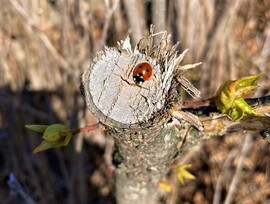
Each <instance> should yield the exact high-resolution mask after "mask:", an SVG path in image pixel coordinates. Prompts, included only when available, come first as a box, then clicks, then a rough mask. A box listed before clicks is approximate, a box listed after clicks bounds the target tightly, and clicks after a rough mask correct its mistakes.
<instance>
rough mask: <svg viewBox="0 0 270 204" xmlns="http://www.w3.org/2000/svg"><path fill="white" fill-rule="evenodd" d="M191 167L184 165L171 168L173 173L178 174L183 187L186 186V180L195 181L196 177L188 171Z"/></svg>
mask: <svg viewBox="0 0 270 204" xmlns="http://www.w3.org/2000/svg"><path fill="white" fill-rule="evenodd" d="M190 167H191V164H184V165H179V166H177V165H173V166H172V167H171V168H172V170H173V172H174V173H175V174H176V176H177V178H178V180H179V182H180V183H181V184H182V185H185V180H184V179H190V180H194V179H195V176H194V175H193V174H191V173H190V172H189V171H188V170H187V169H188V168H190Z"/></svg>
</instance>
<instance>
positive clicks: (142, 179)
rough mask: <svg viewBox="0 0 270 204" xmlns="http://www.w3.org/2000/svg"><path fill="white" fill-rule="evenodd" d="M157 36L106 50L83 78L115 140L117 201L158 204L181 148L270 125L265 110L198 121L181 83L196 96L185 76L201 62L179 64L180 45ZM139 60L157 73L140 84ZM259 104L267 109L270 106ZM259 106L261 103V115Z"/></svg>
mask: <svg viewBox="0 0 270 204" xmlns="http://www.w3.org/2000/svg"><path fill="white" fill-rule="evenodd" d="M153 36H154V34H153V30H152V29H151V30H150V34H149V36H148V37H146V38H143V39H141V40H140V41H139V43H138V44H137V46H136V47H135V49H134V50H133V49H132V48H131V45H130V41H129V38H127V39H126V40H125V41H123V42H121V43H119V47H118V48H117V49H116V48H105V49H104V51H102V52H100V53H98V54H97V57H96V58H95V59H94V62H93V64H92V65H91V66H90V67H89V69H87V70H86V71H85V73H84V74H83V77H82V84H83V88H84V94H85V100H86V103H87V106H88V108H89V109H90V110H91V111H92V113H93V114H94V115H95V116H96V117H97V118H98V119H99V121H100V123H102V124H103V125H104V126H105V127H106V130H107V134H111V135H112V136H113V137H114V139H115V144H116V150H117V154H116V158H115V159H116V160H117V161H118V165H117V168H116V172H115V174H116V199H117V202H118V203H119V204H126V203H128V204H137V203H138V204H144V203H145V204H149V203H150V204H151V203H154V204H157V203H159V201H160V198H161V192H160V190H159V189H158V185H157V184H158V182H159V181H160V180H162V179H164V178H165V177H166V175H167V174H168V172H169V171H170V166H171V165H172V164H173V163H174V162H175V160H176V159H178V158H179V156H180V155H181V153H182V152H184V151H186V150H187V149H189V148H190V147H192V146H194V145H196V144H198V143H199V142H200V141H202V140H204V139H207V138H208V137H210V136H212V135H223V134H226V133H227V132H230V131H239V130H243V129H251V130H256V129H257V130H259V129H264V128H265V127H269V124H270V117H265V116H259V115H263V111H261V113H260V114H258V117H256V119H255V118H253V119H251V120H249V121H240V122H239V121H237V122H233V121H231V120H230V119H228V117H226V116H225V117H224V116H221V117H220V116H219V117H217V116H216V115H210V116H202V117H201V116H200V119H199V118H198V117H196V116H195V115H193V114H191V113H189V112H188V113H186V112H184V111H183V110H184V109H183V107H182V105H183V104H182V102H181V96H180V94H179V93H178V87H180V86H182V87H183V88H184V89H185V90H186V91H187V92H188V93H190V94H191V95H192V96H194V95H195V96H196V95H198V94H199V92H198V90H196V88H195V87H194V86H193V85H192V84H191V83H190V82H189V81H188V80H187V79H186V78H184V77H183V76H182V74H183V72H186V71H187V70H189V69H191V68H194V67H195V66H196V65H198V64H199V63H197V64H194V65H186V66H181V65H180V62H181V61H182V59H183V57H184V55H185V53H186V52H184V53H182V54H180V55H179V54H177V53H176V51H175V50H176V46H177V45H175V46H173V47H172V48H170V47H169V43H170V36H169V35H167V34H166V33H165V32H164V34H163V36H162V39H161V41H160V42H159V43H158V44H157V45H153ZM141 62H148V63H149V64H150V65H151V66H152V68H153V74H152V76H151V77H150V78H149V80H146V81H145V82H143V83H142V84H136V83H135V82H134V81H133V70H134V68H135V67H136V65H138V64H139V63H141ZM261 108H263V110H266V111H267V110H269V105H268V106H265V105H264V106H261ZM267 108H268V109H267ZM181 109H182V110H181ZM259 110H260V107H257V111H258V113H259V112H260V111H259ZM201 112H202V111H200V110H199V113H201ZM268 112H269V111H268ZM264 113H265V112H264ZM186 121H187V122H186ZM190 123H191V124H190ZM203 126H204V127H205V128H204V130H203ZM194 127H196V128H194Z"/></svg>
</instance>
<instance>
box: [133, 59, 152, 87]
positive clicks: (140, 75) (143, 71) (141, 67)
mask: <svg viewBox="0 0 270 204" xmlns="http://www.w3.org/2000/svg"><path fill="white" fill-rule="evenodd" d="M152 73H153V68H152V66H151V65H150V64H149V63H147V62H143V63H140V64H138V65H137V66H136V67H135V69H134V71H133V80H134V82H135V83H136V84H141V83H143V82H145V81H147V80H148V79H150V77H151V76H152Z"/></svg>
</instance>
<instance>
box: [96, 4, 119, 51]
mask: <svg viewBox="0 0 270 204" xmlns="http://www.w3.org/2000/svg"><path fill="white" fill-rule="evenodd" d="M118 4H119V0H115V1H114V4H113V5H112V6H111V7H110V6H109V1H108V0H105V7H106V20H105V23H104V26H103V29H102V36H101V39H100V43H99V47H98V49H101V48H102V47H103V46H104V45H105V43H106V38H107V35H108V30H109V26H110V22H111V18H112V16H113V14H114V12H115V10H116V8H117V6H118Z"/></svg>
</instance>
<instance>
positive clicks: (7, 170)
mask: <svg viewBox="0 0 270 204" xmlns="http://www.w3.org/2000/svg"><path fill="white" fill-rule="evenodd" d="M0 5H1V6H0V203H21V202H22V201H21V200H19V199H18V197H17V196H16V195H18V194H16V192H14V191H12V190H11V188H10V185H9V182H8V181H10V179H11V173H12V174H13V175H14V176H15V177H16V179H17V180H18V182H19V183H20V184H21V185H22V188H23V189H24V191H25V193H26V194H28V195H29V196H30V197H31V198H32V199H33V200H34V201H35V202H37V203H41V204H47V203H68V204H71V203H90V204H92V203H97V204H98V203H105V204H107V203H108V204H109V203H115V198H114V196H113V193H112V192H113V178H112V176H111V175H112V174H111V171H110V170H109V168H108V166H107V165H106V162H105V161H106V159H104V155H107V156H108V155H109V154H108V152H110V148H108V146H110V145H108V144H111V142H112V141H111V138H109V137H106V138H105V137H104V134H103V132H104V131H103V130H96V131H93V132H91V133H89V134H84V135H83V134H81V135H77V136H75V137H74V138H73V140H72V143H71V144H70V145H69V146H68V147H64V148H60V149H53V150H48V151H46V152H42V153H39V154H36V155H33V154H32V150H33V149H34V148H35V147H36V146H37V145H38V144H39V143H40V142H41V136H40V134H36V133H33V132H31V131H28V130H26V129H25V127H24V125H25V124H53V123H62V124H66V125H68V126H70V127H71V128H76V127H81V126H84V125H85V124H93V123H95V122H96V120H95V119H94V118H93V117H92V115H91V113H89V112H88V111H87V110H86V108H85V104H84V99H83V97H82V95H81V93H80V88H79V87H80V77H81V74H82V73H83V71H84V70H85V69H86V68H87V67H88V66H89V64H90V63H91V60H92V59H93V56H94V55H95V54H96V52H97V51H99V50H101V49H102V48H103V47H104V45H106V46H115V45H116V43H117V41H119V40H122V39H124V38H125V37H126V36H128V35H129V36H131V39H132V43H133V45H134V44H135V43H136V42H137V41H138V39H140V38H141V37H143V36H144V35H145V34H147V32H148V30H149V25H150V24H152V23H153V24H155V25H156V27H155V30H156V31H157V32H158V31H161V30H167V31H168V32H169V33H172V44H174V43H176V42H177V41H180V42H181V43H180V46H179V51H183V50H184V49H186V48H189V53H188V54H187V56H186V57H185V60H184V62H183V63H195V62H199V61H201V62H203V65H202V66H200V67H199V68H197V69H196V70H194V71H193V72H192V73H190V74H189V75H188V78H189V79H190V80H191V81H192V82H193V83H194V84H195V86H196V87H197V88H198V89H199V90H201V92H202V98H208V97H211V96H213V95H214V94H215V92H216V90H217V88H218V87H219V85H220V84H221V83H222V82H223V81H225V80H227V79H236V78H239V77H242V76H247V75H252V74H258V73H260V72H264V73H265V74H264V76H263V77H262V78H261V79H260V81H259V85H260V88H259V89H258V91H257V92H256V94H255V95H256V96H258V97H259V96H262V95H266V94H269V88H270V81H269V77H270V1H269V0H237V1H234V0H204V1H203V0H167V1H166V0H153V1H150V0H42V1H41V0H36V1H29V0H0ZM269 155H270V144H268V143H267V142H266V141H264V140H262V139H261V138H260V136H259V134H258V133H246V132H241V133H238V134H233V135H228V136H226V137H217V138H212V139H211V140H209V141H206V142H205V143H203V144H201V145H200V146H197V147H195V148H194V149H192V150H191V151H190V152H189V154H188V155H186V156H185V158H184V161H185V163H190V164H192V168H191V169H190V171H191V173H193V174H194V175H195V176H196V180H195V181H188V182H187V184H186V185H185V186H180V185H179V184H177V183H175V188H174V191H173V193H172V194H171V195H170V196H169V197H168V198H167V203H171V204H173V203H198V204H202V203H206V204H207V203H216V204H217V203H224V202H225V203H227V204H228V203H246V204H250V203H270V183H269V180H270V157H269ZM105 158H106V157H105ZM107 160H108V159H107ZM107 163H108V162H107Z"/></svg>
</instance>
